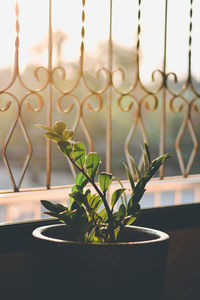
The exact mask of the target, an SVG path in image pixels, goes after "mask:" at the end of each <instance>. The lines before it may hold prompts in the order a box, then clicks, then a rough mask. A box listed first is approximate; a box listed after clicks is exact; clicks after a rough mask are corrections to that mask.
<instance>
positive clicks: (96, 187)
mask: <svg viewBox="0 0 200 300" xmlns="http://www.w3.org/2000/svg"><path fill="white" fill-rule="evenodd" d="M69 159H70V161H71V162H72V164H73V165H74V166H75V167H76V168H77V169H78V170H79V171H80V172H81V173H82V174H83V175H84V176H85V177H86V178H87V179H88V181H89V182H90V183H91V184H92V185H93V187H94V188H95V190H96V191H97V193H98V194H99V196H100V197H101V199H102V201H103V204H104V206H105V209H106V212H107V215H108V223H109V230H110V241H111V242H114V241H115V234H114V223H113V217H112V211H111V210H110V207H109V205H108V202H107V200H106V197H105V195H104V194H103V193H102V192H101V190H100V189H99V188H98V186H97V185H96V183H95V182H94V181H93V180H92V179H91V178H90V177H89V176H88V175H87V173H86V172H85V171H84V169H82V168H80V167H79V166H78V165H77V164H76V162H75V161H74V160H73V159H72V158H71V157H69Z"/></svg>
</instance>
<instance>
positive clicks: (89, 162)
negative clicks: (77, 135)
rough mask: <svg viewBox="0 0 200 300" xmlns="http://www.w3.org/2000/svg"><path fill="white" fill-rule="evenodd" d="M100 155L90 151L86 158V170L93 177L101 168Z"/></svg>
mask: <svg viewBox="0 0 200 300" xmlns="http://www.w3.org/2000/svg"><path fill="white" fill-rule="evenodd" d="M99 165H100V157H99V155H98V154H97V153H95V152H92V153H89V154H88V156H87V158H86V170H87V173H88V175H89V176H90V177H91V178H92V179H93V178H94V177H95V175H96V173H97V171H98V169H99Z"/></svg>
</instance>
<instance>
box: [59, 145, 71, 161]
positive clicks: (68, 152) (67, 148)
mask: <svg viewBox="0 0 200 300" xmlns="http://www.w3.org/2000/svg"><path fill="white" fill-rule="evenodd" d="M58 147H59V148H60V150H61V151H62V152H63V153H64V154H65V155H66V156H68V157H70V158H73V145H72V144H71V143H69V142H59V143H58Z"/></svg>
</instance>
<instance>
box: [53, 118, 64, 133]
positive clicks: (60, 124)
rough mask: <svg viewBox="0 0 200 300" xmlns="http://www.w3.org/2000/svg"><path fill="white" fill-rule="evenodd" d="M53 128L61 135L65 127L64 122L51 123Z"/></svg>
mask: <svg viewBox="0 0 200 300" xmlns="http://www.w3.org/2000/svg"><path fill="white" fill-rule="evenodd" d="M53 128H54V129H55V132H56V133H58V134H59V135H62V133H63V131H64V130H65V129H66V124H65V122H62V121H58V122H55V123H54V124H53Z"/></svg>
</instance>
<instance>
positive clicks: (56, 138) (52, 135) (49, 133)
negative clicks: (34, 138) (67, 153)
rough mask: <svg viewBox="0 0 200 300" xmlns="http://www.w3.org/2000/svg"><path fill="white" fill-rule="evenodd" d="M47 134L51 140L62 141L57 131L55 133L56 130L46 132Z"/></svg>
mask: <svg viewBox="0 0 200 300" xmlns="http://www.w3.org/2000/svg"><path fill="white" fill-rule="evenodd" d="M45 136H46V137H47V138H48V139H49V140H51V141H54V142H60V141H61V137H60V136H59V135H58V134H57V133H54V132H49V131H48V132H46V133H45Z"/></svg>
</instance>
